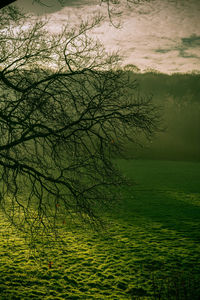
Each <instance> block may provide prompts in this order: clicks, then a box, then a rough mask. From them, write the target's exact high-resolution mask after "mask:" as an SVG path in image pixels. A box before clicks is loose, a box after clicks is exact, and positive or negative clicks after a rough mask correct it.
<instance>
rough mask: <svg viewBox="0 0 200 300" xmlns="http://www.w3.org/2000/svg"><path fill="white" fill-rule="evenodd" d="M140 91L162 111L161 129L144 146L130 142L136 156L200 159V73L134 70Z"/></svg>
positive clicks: (132, 74) (131, 73)
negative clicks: (150, 98)
mask: <svg viewBox="0 0 200 300" xmlns="http://www.w3.org/2000/svg"><path fill="white" fill-rule="evenodd" d="M130 76H133V77H134V78H135V79H137V80H138V82H139V86H140V93H141V94H142V95H144V96H150V95H152V97H153V102H155V103H157V104H158V105H159V106H160V107H161V111H163V124H164V127H165V130H164V132H161V133H159V134H157V136H156V137H155V139H153V140H152V141H151V142H149V143H146V145H145V147H144V148H141V147H138V146H135V147H134V149H133V147H132V146H131V145H129V146H128V148H127V155H128V156H130V158H132V157H136V158H149V159H170V160H200V88H199V87H200V74H173V75H167V74H162V73H156V72H155V73H153V72H149V73H143V74H141V73H133V72H130Z"/></svg>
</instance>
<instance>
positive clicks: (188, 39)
mask: <svg viewBox="0 0 200 300" xmlns="http://www.w3.org/2000/svg"><path fill="white" fill-rule="evenodd" d="M124 1H125V0H124ZM43 2H44V3H46V4H48V6H49V7H45V6H39V5H37V4H34V5H32V0H18V1H17V4H18V6H20V7H22V8H23V9H24V10H25V11H31V12H33V13H35V14H39V15H41V16H43V15H47V16H48V17H50V18H51V21H50V24H49V30H50V31H53V32H56V31H58V30H59V29H60V28H61V27H62V26H63V25H65V24H67V22H70V24H72V23H75V24H77V23H78V22H79V21H80V20H81V19H85V18H91V17H92V15H93V14H95V13H97V12H98V11H100V12H101V13H104V14H106V7H105V5H102V6H100V5H99V2H100V1H99V0H81V1H80V0H65V5H64V6H63V7H62V6H60V5H59V4H56V1H55V0H43ZM121 11H122V15H121V17H120V19H121V25H122V26H121V29H116V28H114V27H113V26H112V25H111V24H110V22H109V20H108V18H107V19H105V21H104V22H103V23H102V25H101V26H100V27H99V28H97V29H96V30H95V31H93V35H96V37H98V39H100V40H101V41H102V42H103V43H104V45H105V47H106V49H107V50H108V51H113V50H119V51H120V53H121V54H122V56H123V64H124V65H126V64H134V65H136V66H137V67H139V68H140V69H141V70H142V71H144V70H145V69H147V68H153V69H156V70H159V71H161V72H166V73H173V72H190V71H192V70H198V71H200V21H199V16H200V0H151V1H148V2H144V3H142V4H140V5H131V6H127V5H125V3H124V4H123V5H122V6H121ZM114 22H117V21H114Z"/></svg>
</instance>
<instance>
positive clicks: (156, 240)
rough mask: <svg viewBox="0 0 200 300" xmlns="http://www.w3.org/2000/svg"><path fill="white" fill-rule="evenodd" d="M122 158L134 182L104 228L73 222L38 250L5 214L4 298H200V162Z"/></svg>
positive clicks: (0, 246) (1, 238) (0, 230)
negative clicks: (88, 227) (56, 240)
mask: <svg viewBox="0 0 200 300" xmlns="http://www.w3.org/2000/svg"><path fill="white" fill-rule="evenodd" d="M116 164H117V165H118V167H119V168H120V169H121V170H122V172H123V173H124V174H125V175H126V176H128V177H129V178H130V179H132V180H133V185H132V186H128V187H121V188H120V189H119V193H121V194H122V197H123V201H122V202H120V203H118V204H117V205H116V208H115V210H113V211H112V212H107V213H106V214H105V216H104V218H105V222H106V225H105V228H104V230H101V231H100V232H96V231H92V230H85V228H83V227H73V226H72V227H70V228H68V227H67V226H66V228H65V229H63V232H64V240H63V242H62V243H61V244H59V243H58V244H55V243H53V242H50V241H49V242H48V241H47V242H45V241H42V243H41V248H40V247H39V248H38V251H37V252H36V253H34V252H33V250H30V249H29V248H28V247H27V246H26V245H25V244H24V240H23V238H22V237H20V236H19V235H17V234H16V232H14V231H13V229H12V228H10V227H8V226H7V224H6V220H5V219H4V218H3V216H1V218H0V223H1V224H0V252H1V259H0V299H1V300H4V299H5V300H9V299H102V300H103V299H112V300H114V299H163V300H164V299H179V300H184V299H188V300H196V299H200V286H199V281H200V260H199V257H200V243H199V241H200V218H199V217H200V185H199V182H200V162H186V161H185V162H184V161H167V160H165V161H164V160H144V159H143V160H140V159H138V160H134V159H130V160H122V159H121V160H117V161H116ZM63 227H64V225H63Z"/></svg>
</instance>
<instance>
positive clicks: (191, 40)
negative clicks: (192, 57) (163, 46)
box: [181, 34, 200, 48]
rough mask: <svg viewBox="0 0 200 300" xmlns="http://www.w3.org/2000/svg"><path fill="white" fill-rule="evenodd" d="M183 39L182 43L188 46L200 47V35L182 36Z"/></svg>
mask: <svg viewBox="0 0 200 300" xmlns="http://www.w3.org/2000/svg"><path fill="white" fill-rule="evenodd" d="M181 40H182V44H183V45H184V46H185V47H187V48H190V47H192V48H193V47H200V36H197V35H196V34H193V35H191V36H190V37H185V38H182V39H181Z"/></svg>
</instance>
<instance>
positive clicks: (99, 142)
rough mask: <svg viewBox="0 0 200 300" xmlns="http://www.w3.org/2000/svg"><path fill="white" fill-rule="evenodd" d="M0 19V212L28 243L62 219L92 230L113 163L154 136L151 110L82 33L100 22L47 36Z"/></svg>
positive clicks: (15, 16) (112, 178) (40, 28)
mask: <svg viewBox="0 0 200 300" xmlns="http://www.w3.org/2000/svg"><path fill="white" fill-rule="evenodd" d="M0 20H1V21H0V48H1V50H0V95H1V97H0V134H1V140H0V185H1V194H0V205H1V209H2V210H3V211H4V214H5V215H6V216H7V218H8V219H9V220H10V222H11V223H12V224H14V225H15V226H17V228H19V229H22V230H26V228H28V229H27V230H30V231H31V232H32V233H35V234H36V235H37V230H38V228H41V227H42V228H43V229H44V230H45V232H49V231H52V230H54V229H55V228H56V226H57V225H58V224H60V223H62V222H63V223H62V224H65V222H66V220H67V218H68V217H69V216H73V217H74V216H78V217H80V218H81V219H82V220H84V222H89V223H91V224H96V222H98V214H99V212H100V210H101V208H102V207H105V206H108V205H111V204H112V203H113V201H114V199H115V196H116V195H115V192H114V189H113V188H114V187H116V186H119V185H120V184H123V183H124V182H125V179H124V177H123V176H122V175H121V174H120V172H119V171H118V170H117V169H116V168H115V166H114V164H113V157H114V156H116V155H119V153H123V149H124V148H125V147H126V142H127V141H133V142H134V141H136V136H137V135H140V134H143V135H145V136H147V137H149V136H151V135H152V134H153V133H154V132H155V130H157V128H158V124H159V123H158V111H157V108H156V107H154V106H153V105H152V103H151V99H150V97H149V99H147V98H145V99H144V98H142V97H140V96H139V94H138V91H137V83H136V82H135V81H134V80H132V79H131V78H129V72H124V71H122V70H120V69H118V66H119V60H120V58H119V57H118V55H117V54H113V55H108V54H107V53H106V52H105V50H104V48H103V46H102V45H101V44H100V43H99V42H98V41H95V40H93V39H92V38H91V37H90V36H89V35H88V31H89V30H90V29H92V28H94V27H95V26H96V25H98V24H99V22H101V17H96V18H94V19H93V20H90V21H87V22H85V23H80V26H79V27H75V28H73V27H72V28H69V27H67V28H65V29H64V30H63V32H62V33H61V34H59V35H51V36H49V33H48V32H47V31H46V29H45V25H46V24H45V23H44V22H42V21H37V20H36V21H35V22H34V23H33V20H31V21H30V19H29V18H26V17H25V16H23V14H21V12H20V11H19V10H17V9H16V8H14V7H12V6H8V7H6V8H4V9H2V10H1V11H0ZM25 25H26V26H25ZM134 91H135V92H134Z"/></svg>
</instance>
